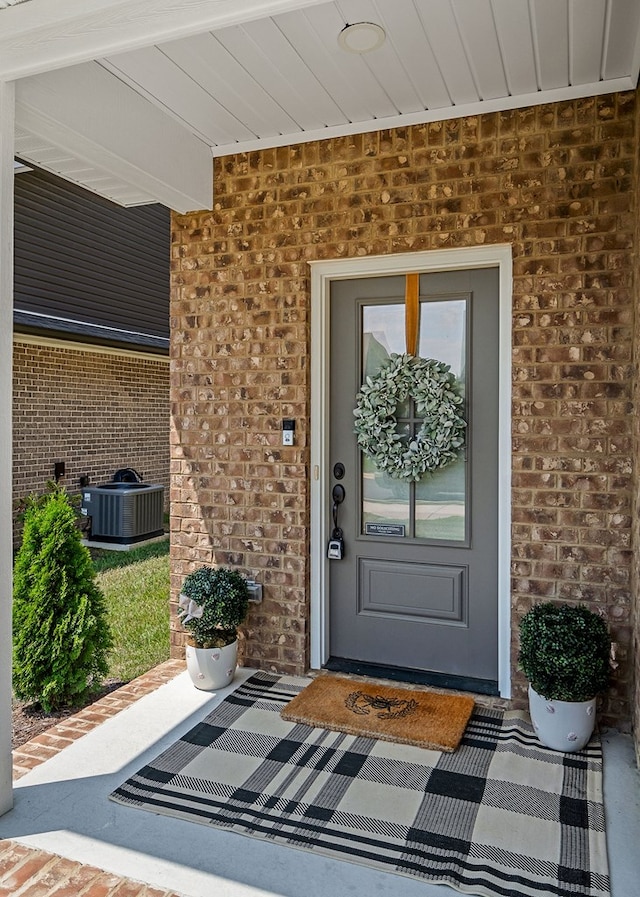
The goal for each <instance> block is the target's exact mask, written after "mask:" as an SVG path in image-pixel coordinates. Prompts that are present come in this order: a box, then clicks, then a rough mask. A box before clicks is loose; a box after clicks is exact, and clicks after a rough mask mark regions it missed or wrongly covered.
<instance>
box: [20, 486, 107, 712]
mask: <svg viewBox="0 0 640 897" xmlns="http://www.w3.org/2000/svg"><path fill="white" fill-rule="evenodd" d="M95 578H96V574H95V570H94V567H93V562H92V560H91V555H90V554H89V551H88V549H87V548H86V547H85V546H84V545H82V541H81V534H80V531H79V529H78V527H77V523H76V514H75V511H74V509H73V507H72V506H71V503H70V500H69V497H68V495H67V494H66V492H65V490H64V489H62V488H60V487H58V486H55V487H53V488H52V490H51V492H49V493H48V494H47V495H45V496H41V497H36V498H32V499H30V501H29V502H28V504H27V508H26V511H25V517H24V530H23V535H22V544H21V547H20V549H19V551H18V554H17V556H16V559H15V564H14V577H13V601H14V610H13V688H14V692H15V694H16V695H17V697H18V698H21V699H23V700H33V701H39V702H40V704H41V705H42V707H43V708H44V709H45V710H46V711H47V712H49V711H51V710H54V709H56V708H58V707H61V706H64V705H74V704H77V703H80V702H81V701H82V699H83V698H84V697H85V696H86V695H87V694H88V693H90V692H93V691H96V690H97V689H98V688H99V687H100V684H101V681H102V678H103V677H104V676H106V675H107V672H108V666H107V655H108V652H109V649H110V648H111V646H112V637H111V631H110V628H109V623H108V619H107V610H106V604H105V599H104V595H103V594H102V592H101V591H100V589H99V587H98V586H97V584H96V581H95Z"/></svg>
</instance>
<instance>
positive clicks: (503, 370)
mask: <svg viewBox="0 0 640 897" xmlns="http://www.w3.org/2000/svg"><path fill="white" fill-rule="evenodd" d="M309 264H310V266H311V472H312V475H311V558H310V561H311V607H310V613H311V620H310V625H311V658H310V661H311V668H312V669H319V668H320V667H321V666H322V665H323V664H324V663H325V662H326V660H327V659H328V657H329V590H328V581H329V580H328V564H329V563H330V562H329V561H327V559H326V541H327V537H328V533H329V504H330V503H329V498H328V496H329V483H330V473H329V470H328V463H329V429H328V426H327V421H328V420H329V359H330V357H331V356H330V350H331V346H330V336H329V333H330V331H329V291H330V285H331V281H332V280H347V279H355V278H361V277H377V276H381V275H392V274H405V273H407V272H420V273H429V272H435V271H456V270H460V269H466V268H494V267H497V268H498V270H499V283H500V310H499V319H500V321H499V327H500V336H499V350H498V366H499V397H498V428H499V433H498V471H499V474H498V477H499V479H498V688H499V691H500V695H501V697H503V698H510V697H511V588H510V562H511V294H512V254H511V245H510V244H497V245H495V246H475V247H469V248H463V249H443V250H434V251H431V252H429V251H426V252H406V253H398V254H397V255H378V256H368V257H366V258H352V259H332V260H330V261H318V262H310V263H309ZM354 400H355V396H354Z"/></svg>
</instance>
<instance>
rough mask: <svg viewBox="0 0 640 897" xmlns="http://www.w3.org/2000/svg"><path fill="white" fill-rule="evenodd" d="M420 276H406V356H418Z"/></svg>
mask: <svg viewBox="0 0 640 897" xmlns="http://www.w3.org/2000/svg"><path fill="white" fill-rule="evenodd" d="M419 330H420V275H419V274H407V276H406V283H405V292H404V339H405V346H406V350H407V355H417V354H418V331H419Z"/></svg>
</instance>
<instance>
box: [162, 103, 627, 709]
mask: <svg viewBox="0 0 640 897" xmlns="http://www.w3.org/2000/svg"><path fill="white" fill-rule="evenodd" d="M635 115H636V96H635V95H634V94H633V93H627V94H620V95H615V96H605V97H599V98H591V99H586V100H577V101H575V102H570V103H563V104H559V105H548V106H538V107H535V108H529V109H520V110H515V111H511V112H505V113H496V114H488V115H484V116H478V117H472V118H464V119H456V120H452V121H445V122H438V123H434V124H427V125H423V126H415V127H411V128H405V129H396V130H393V131H382V132H379V133H373V134H366V135H360V136H355V137H345V138H340V139H334V140H327V141H322V142H317V143H309V144H302V145H299V146H292V147H285V148H281V149H273V150H266V151H263V152H256V153H251V154H248V155H238V156H233V157H228V158H225V159H221V160H217V161H216V163H215V166H214V171H215V175H214V197H215V207H214V209H213V211H205V212H200V213H195V214H191V215H185V216H174V220H173V231H174V233H173V239H172V267H173V275H172V277H173V284H172V330H173V338H172V382H171V398H172V415H173V416H172V437H171V438H172V461H171V464H172V490H171V494H172V532H173V545H172V551H173V567H172V570H173V573H172V576H173V582H172V585H173V590H174V596H175V593H176V591H177V589H178V588H179V585H180V582H181V579H182V577H183V575H184V574H185V573H186V572H187V571H188V570H190V569H192V568H193V566H194V565H197V564H200V563H210V562H216V563H229V564H232V565H234V566H237V567H240V568H242V569H244V570H247V571H251V572H253V573H255V574H258V575H259V577H260V579H261V580H262V581H263V582H264V584H265V600H264V603H263V605H262V606H260V607H258V608H254V609H252V613H251V616H250V618H249V621H248V625H247V627H246V639H245V644H244V658H245V661H246V662H247V663H248V664H251V665H255V666H258V667H267V668H273V669H279V670H283V671H291V672H298V673H299V672H302V671H304V669H305V667H306V666H307V664H308V661H309V656H308V581H309V544H308V525H309V492H308V481H309V469H308V465H309V447H308V432H307V427H308V420H309V366H308V360H309V270H308V266H307V264H306V263H307V262H308V261H311V260H314V259H324V258H347V257H354V256H367V255H372V254H386V253H394V252H401V251H402V252H405V251H411V250H429V249H441V248H444V247H455V246H473V245H478V244H484V243H497V242H498V243H504V242H509V243H511V245H512V247H513V256H514V272H513V273H514V296H513V340H514V353H513V413H514V423H513V569H512V572H513V585H512V603H513V627H514V656H515V652H516V650H517V647H516V636H515V633H516V631H517V624H518V620H519V619H520V617H521V616H522V614H523V613H524V612H525V611H526V610H527V609H528V608H529V607H530V606H531V605H532V604H533V603H534V602H536V601H539V600H543V599H559V600H560V599H562V600H569V601H582V602H584V603H586V604H588V605H589V606H590V607H592V608H594V609H597V610H599V611H601V612H602V613H603V614H604V615H605V616H606V618H607V620H608V622H609V623H610V626H611V629H612V632H613V634H614V637H615V639H616V641H617V642H618V645H619V650H618V659H619V661H620V666H619V668H618V671H617V674H616V680H615V683H614V686H613V688H612V690H611V693H610V694H609V695H608V697H607V699H606V702H605V706H604V718H605V721H617V722H621V723H622V724H628V721H629V718H630V701H631V691H630V689H631V660H630V645H631V639H632V619H631V603H632V596H631V588H630V571H631V511H632V474H633V468H634V459H633V444H632V441H633V420H634V418H633V415H632V407H633V406H632V398H633V396H632V384H633V377H634V374H633V367H632V345H633V333H632V327H633V293H632V290H633V274H634V268H633V265H634V239H635V220H634V212H633V209H634V193H633V188H634V184H635V180H634V178H635V162H636V157H635ZM284 417H295V418H296V419H297V420H298V421H301V422H302V425H301V426H300V425H298V429H297V430H296V438H297V445H296V446H295V447H293V448H286V449H285V448H282V446H281V445H280V422H281V420H282V418H284ZM305 421H306V422H307V425H306V426H305ZM172 625H173V626H174V627H175V618H173V621H172ZM183 641H184V639H183V636H182V634H181V633H180V632H178V631H174V632H173V634H172V643H173V650H174V653H176V654H178V653H179V652H180V650H181V646H182V644H183ZM514 684H515V694H516V701H517V702H522V701H523V700H524V693H525V683H524V680H523V679H522V677H521V676H520V674H517V675H516V676H515V678H514Z"/></svg>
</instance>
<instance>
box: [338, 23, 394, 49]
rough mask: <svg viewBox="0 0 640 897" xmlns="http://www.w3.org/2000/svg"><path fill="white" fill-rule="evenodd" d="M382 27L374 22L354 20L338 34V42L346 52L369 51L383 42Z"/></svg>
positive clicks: (384, 36)
mask: <svg viewBox="0 0 640 897" xmlns="http://www.w3.org/2000/svg"><path fill="white" fill-rule="evenodd" d="M386 37H387V35H386V34H385V30H384V28H382V27H381V26H380V25H376V24H375V23H374V22H355V23H354V24H353V25H345V26H344V28H343V29H342V31H341V32H340V34H339V35H338V43H339V44H340V46H341V47H342V49H343V50H346V51H347V52H348V53H360V54H362V53H370V52H371V51H372V50H377V49H378V47H381V46H382V44H383V43H384V42H385V39H386Z"/></svg>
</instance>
